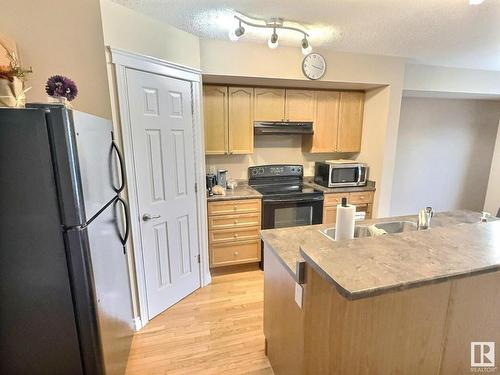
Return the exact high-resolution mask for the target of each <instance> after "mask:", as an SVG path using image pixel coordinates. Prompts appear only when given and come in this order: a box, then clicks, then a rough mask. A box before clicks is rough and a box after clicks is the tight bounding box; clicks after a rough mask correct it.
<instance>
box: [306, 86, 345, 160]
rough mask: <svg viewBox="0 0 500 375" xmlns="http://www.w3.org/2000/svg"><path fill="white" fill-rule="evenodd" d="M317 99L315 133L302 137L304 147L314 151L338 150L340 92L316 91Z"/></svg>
mask: <svg viewBox="0 0 500 375" xmlns="http://www.w3.org/2000/svg"><path fill="white" fill-rule="evenodd" d="M315 101H316V106H315V111H314V120H313V121H314V134H313V135H311V136H303V137H302V148H303V150H304V151H306V152H312V153H314V152H336V151H337V132H338V125H339V102H340V93H339V92H336V91H316V92H315Z"/></svg>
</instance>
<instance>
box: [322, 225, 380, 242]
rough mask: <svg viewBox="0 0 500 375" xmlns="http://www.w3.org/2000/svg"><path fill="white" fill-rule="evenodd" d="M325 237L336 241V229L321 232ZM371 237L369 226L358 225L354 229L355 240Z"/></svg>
mask: <svg viewBox="0 0 500 375" xmlns="http://www.w3.org/2000/svg"><path fill="white" fill-rule="evenodd" d="M319 231H320V232H321V233H322V234H323V235H325V236H327V237H328V238H329V239H331V240H334V241H335V228H327V229H320V230H319ZM362 237H371V233H370V231H369V230H368V227H367V226H362V225H356V226H355V227H354V238H362Z"/></svg>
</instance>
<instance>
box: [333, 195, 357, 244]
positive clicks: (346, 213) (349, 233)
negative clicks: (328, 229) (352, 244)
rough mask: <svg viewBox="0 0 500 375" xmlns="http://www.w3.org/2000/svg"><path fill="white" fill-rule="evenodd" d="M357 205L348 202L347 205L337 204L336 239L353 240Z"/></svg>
mask: <svg viewBox="0 0 500 375" xmlns="http://www.w3.org/2000/svg"><path fill="white" fill-rule="evenodd" d="M355 215H356V206H354V205H352V204H348V205H346V206H345V207H344V206H342V205H341V204H339V205H338V206H337V223H336V224H335V241H340V240H351V239H353V238H354V217H355Z"/></svg>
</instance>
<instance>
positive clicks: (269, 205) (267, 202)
mask: <svg viewBox="0 0 500 375" xmlns="http://www.w3.org/2000/svg"><path fill="white" fill-rule="evenodd" d="M262 203H263V209H262V229H273V228H285V227H297V226H302V225H311V224H321V223H322V220H323V195H318V196H314V197H300V198H272V197H269V198H264V199H263V200H262Z"/></svg>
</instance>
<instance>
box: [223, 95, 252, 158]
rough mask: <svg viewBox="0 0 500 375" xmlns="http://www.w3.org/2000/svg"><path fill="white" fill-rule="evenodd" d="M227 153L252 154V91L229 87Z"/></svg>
mask: <svg viewBox="0 0 500 375" xmlns="http://www.w3.org/2000/svg"><path fill="white" fill-rule="evenodd" d="M229 153H230V154H251V153H253V89H252V88H248V87H229Z"/></svg>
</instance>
